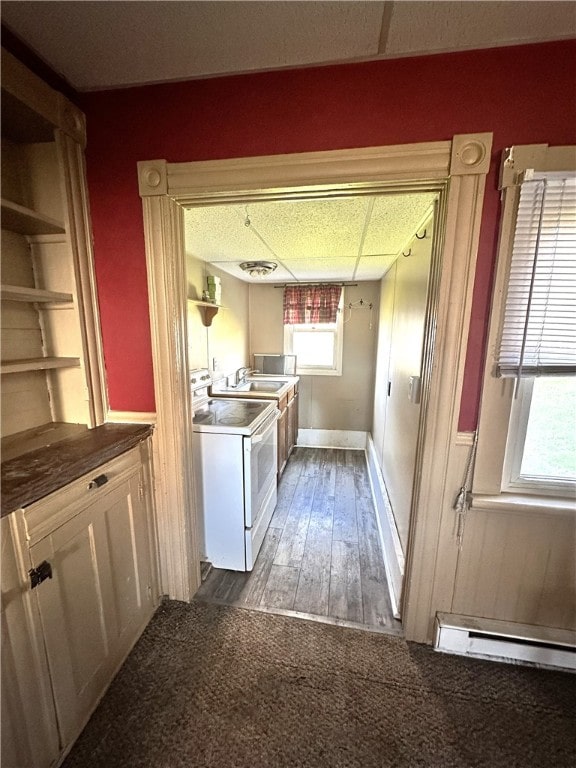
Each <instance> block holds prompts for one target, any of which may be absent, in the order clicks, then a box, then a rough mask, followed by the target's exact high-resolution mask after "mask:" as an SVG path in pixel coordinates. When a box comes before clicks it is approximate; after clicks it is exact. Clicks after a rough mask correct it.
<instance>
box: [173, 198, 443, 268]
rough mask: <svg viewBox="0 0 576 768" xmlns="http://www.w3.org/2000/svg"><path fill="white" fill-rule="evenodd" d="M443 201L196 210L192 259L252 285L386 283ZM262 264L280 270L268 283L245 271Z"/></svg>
mask: <svg viewBox="0 0 576 768" xmlns="http://www.w3.org/2000/svg"><path fill="white" fill-rule="evenodd" d="M435 197H436V194H435V193H432V192H422V193H410V194H402V195H399V194H389V195H379V196H370V197H368V196H365V197H346V198H336V199H329V200H300V201H277V202H259V203H257V202H254V203H249V204H248V205H243V204H238V205H220V206H209V207H202V208H191V209H189V210H187V211H186V214H185V222H186V236H185V237H186V253H187V255H189V256H193V257H194V258H197V259H200V260H201V261H205V262H207V263H210V264H214V265H215V266H217V267H219V268H220V269H221V270H223V271H224V272H228V273H229V274H231V275H233V276H234V277H237V278H239V279H241V280H246V281H248V282H269V283H270V282H271V283H277V282H292V281H299V282H302V281H303V282H306V281H316V280H328V281H339V280H345V281H348V280H360V281H361V280H379V279H380V278H381V277H382V276H383V275H384V274H385V273H386V272H387V270H388V269H389V268H390V266H391V265H392V263H393V262H394V260H395V259H396V258H397V256H398V255H399V253H400V252H401V251H402V249H403V248H404V247H405V246H406V245H407V241H408V239H409V238H411V237H413V236H414V234H415V232H417V231H418V228H419V227H420V226H421V224H422V221H423V219H424V217H425V215H426V214H427V213H428V211H429V210H430V207H431V205H432V202H433V200H434V199H435ZM418 234H419V235H420V236H422V235H423V230H422V231H418ZM428 235H430V232H428ZM254 260H255V261H273V262H276V263H277V264H278V266H277V268H276V269H275V270H274V272H272V273H271V274H270V275H268V276H267V277H264V278H261V277H257V278H251V277H249V276H248V275H247V274H246V273H245V272H243V271H242V270H241V269H240V266H239V265H240V263H241V262H243V261H254Z"/></svg>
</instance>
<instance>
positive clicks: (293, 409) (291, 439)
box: [286, 394, 298, 458]
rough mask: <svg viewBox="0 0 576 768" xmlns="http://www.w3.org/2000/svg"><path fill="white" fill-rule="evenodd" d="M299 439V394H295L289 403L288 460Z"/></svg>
mask: <svg viewBox="0 0 576 768" xmlns="http://www.w3.org/2000/svg"><path fill="white" fill-rule="evenodd" d="M297 439H298V394H294V396H293V398H292V399H291V400H290V402H289V403H288V428H287V439H286V443H287V452H286V456H287V458H288V457H289V456H290V454H291V453H292V451H293V450H294V446H295V445H296V441H297Z"/></svg>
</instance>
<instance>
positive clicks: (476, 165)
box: [450, 133, 492, 176]
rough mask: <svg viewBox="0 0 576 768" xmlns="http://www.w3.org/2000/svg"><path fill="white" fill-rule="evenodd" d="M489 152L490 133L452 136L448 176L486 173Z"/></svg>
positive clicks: (490, 143)
mask: <svg viewBox="0 0 576 768" xmlns="http://www.w3.org/2000/svg"><path fill="white" fill-rule="evenodd" d="M491 150H492V134H491V133H474V134H469V133H462V134H458V135H457V136H454V139H453V140H452V156H451V158H450V176H464V175H466V176H469V175H470V174H475V173H478V174H486V173H488V171H489V169H490V152H491Z"/></svg>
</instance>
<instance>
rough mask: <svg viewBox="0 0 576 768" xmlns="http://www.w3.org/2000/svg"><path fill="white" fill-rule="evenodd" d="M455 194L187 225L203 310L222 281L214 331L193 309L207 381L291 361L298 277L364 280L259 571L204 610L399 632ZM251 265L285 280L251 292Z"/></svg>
mask: <svg viewBox="0 0 576 768" xmlns="http://www.w3.org/2000/svg"><path fill="white" fill-rule="evenodd" d="M442 194H443V192H442V191H440V190H438V189H437V190H429V191H422V190H420V191H418V192H417V193H414V192H411V193H408V192H406V193H404V194H401V195H400V194H396V193H395V192H394V191H385V192H382V193H381V194H379V195H376V194H373V193H372V194H364V195H346V196H343V195H341V196H334V197H328V198H319V197H313V198H312V199H307V198H306V197H301V198H298V199H290V200H286V199H279V200H273V199H271V200H267V201H266V202H262V201H256V202H255V201H254V200H253V198H251V197H250V196H247V197H246V198H245V199H244V200H243V201H242V202H241V203H234V204H228V203H222V204H219V205H211V206H198V207H193V208H187V209H186V210H185V212H184V230H185V251H186V276H187V295H188V298H189V299H195V298H197V297H199V296H200V295H201V293H202V290H203V287H205V285H206V280H207V275H208V274H210V275H211V276H216V278H217V279H218V281H221V285H222V304H223V305H225V310H224V311H223V312H220V313H219V316H218V318H217V319H215V320H214V321H213V322H212V323H211V324H210V325H209V326H208V327H206V326H205V324H204V322H203V320H204V316H203V314H201V313H200V312H199V311H198V306H196V305H195V304H194V302H192V303H191V306H189V315H188V324H187V330H188V342H187V348H188V353H189V365H190V367H191V368H192V369H197V368H208V369H212V375H213V376H214V377H216V378H217V377H219V376H221V377H227V376H229V375H231V374H232V373H233V372H234V370H235V369H236V368H237V367H239V366H243V365H245V364H246V363H248V364H249V365H250V364H252V363H253V359H254V355H255V354H258V353H266V354H281V353H282V352H283V351H286V350H285V349H283V343H284V333H283V324H282V296H283V291H282V290H278V289H281V288H282V287H283V282H284V281H286V280H287V278H288V280H290V281H291V279H292V280H297V281H300V282H308V281H309V280H315V281H323V282H336V281H337V280H340V281H352V282H345V283H344V284H345V286H346V287H344V288H343V291H344V300H343V302H342V304H343V308H342V316H343V319H344V322H343V369H342V371H341V372H340V374H339V375H338V376H324V375H323V376H320V375H317V376H314V375H303V376H301V377H300V384H299V401H300V406H299V411H300V420H299V427H300V429H301V431H300V435H301V438H300V440H299V441H298V444H299V445H300V446H301V448H300V449H297V450H296V452H295V453H294V455H293V457H292V459H291V461H290V462H289V467H288V471H287V472H286V474H285V475H284V476H282V478H281V479H280V485H279V502H278V507H277V511H276V513H275V515H274V517H273V519H272V521H271V523H270V529H269V535H267V537H266V539H265V541H264V545H263V550H262V554H261V555H260V557H259V559H258V562H257V564H256V565H255V568H254V572H253V573H252V574H246V573H241V572H226V571H224V570H221V569H216V570H215V571H213V572H212V573H211V574H210V576H209V577H208V580H207V582H206V583H205V584H203V585H202V587H201V588H200V591H199V593H198V594H199V596H201V597H203V598H205V599H212V600H216V601H220V602H225V603H232V604H236V605H244V606H247V607H254V608H259V609H263V610H280V611H293V612H296V613H299V614H305V615H311V616H316V617H319V618H323V619H324V620H329V621H335V622H339V623H342V622H343V621H344V622H351V623H353V624H362V625H366V626H368V627H370V628H374V629H385V630H387V631H394V632H395V631H399V629H400V623H399V621H398V620H399V618H400V597H401V589H402V580H403V573H404V562H405V557H406V551H407V547H408V534H409V526H410V516H411V503H412V489H413V485H414V476H415V471H416V458H417V457H416V453H417V445H418V436H419V427H420V415H421V412H422V410H421V402H422V399H424V400H426V395H427V392H426V388H427V387H428V385H429V380H430V376H429V371H428V370H427V366H429V364H430V361H431V359H432V355H431V354H427V355H426V356H425V355H424V349H425V341H427V345H428V347H430V345H431V341H430V340H427V336H428V332H427V328H431V327H433V325H434V319H435V304H434V300H433V299H432V300H429V293H430V292H432V291H434V289H435V288H436V284H435V281H434V280H433V279H432V275H433V269H432V262H433V261H434V265H435V267H436V265H437V264H438V263H439V261H440V250H439V247H438V242H439V241H438V239H436V238H435V236H434V233H435V229H436V227H435V226H434V219H435V217H436V209H437V208H438V207H439V197H440V196H442ZM248 217H249V218H248ZM246 221H249V222H250V227H248V225H247V224H246ZM252 249H253V250H252ZM433 252H434V253H435V255H434V259H433V258H432V257H433ZM249 256H250V257H254V258H261V257H264V256H267V257H268V258H273V259H274V260H275V261H276V262H277V263H278V269H277V270H276V271H275V272H274V274H273V275H271V276H270V277H268V278H264V279H263V278H261V277H259V278H254V279H252V280H249V279H247V278H246V275H245V273H244V272H243V271H242V269H241V267H240V264H241V263H243V262H245V261H246V259H247V258H248V257H249ZM306 257H307V258H306ZM436 271H437V270H436ZM246 304H247V307H248V309H247V311H246V312H245V311H244V306H245V305H246ZM381 304H382V306H380V305H381ZM242 331H244V333H243V332H242ZM214 369H217V370H214ZM423 382H424V384H423ZM409 387H410V388H411V392H410V393H409V391H408V389H409ZM368 440H369V441H370V446H371V452H372V457H371V458H372V461H370V462H367V461H366V456H367V454H366V450H367V448H368ZM322 446H324V447H322ZM326 446H330V447H329V448H327V447H326ZM352 447H355V448H356V450H350V449H351V448H352ZM338 448H340V449H341V450H338ZM371 472H372V473H374V472H377V473H378V475H382V476H383V477H384V478H385V481H386V486H385V487H387V489H388V491H387V492H386V490H385V491H384V493H383V494H382V495H381V497H380V498H381V501H384V503H380V504H375V501H376V499H375V496H374V495H373V493H372V488H373V487H374V486H378V487H380V485H381V480H380V479H379V478H377V477H372V476H371V474H370V473H371ZM323 475H325V476H326V477H323ZM201 506H202V505H201V504H200V505H199V509H198V514H199V515H202V514H203V510H202V508H201ZM384 537H386V541H385V540H384ZM383 555H386V557H387V558H388V560H389V561H388V562H386V563H385V562H384V559H383ZM390 558H392V560H391V561H390ZM398 574H400V575H399V576H398ZM390 582H392V584H390ZM392 586H393V589H392Z"/></svg>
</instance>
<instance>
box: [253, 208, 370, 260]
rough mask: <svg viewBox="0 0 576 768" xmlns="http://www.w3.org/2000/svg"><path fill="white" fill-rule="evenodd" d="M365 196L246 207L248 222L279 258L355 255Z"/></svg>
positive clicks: (361, 229) (364, 211) (364, 212)
mask: <svg viewBox="0 0 576 768" xmlns="http://www.w3.org/2000/svg"><path fill="white" fill-rule="evenodd" d="M367 206H368V198H365V197H351V198H335V199H331V200H305V201H290V202H279V203H261V204H255V205H249V206H248V213H249V216H250V220H251V221H252V225H253V226H254V227H255V229H256V230H257V231H258V232H259V233H260V235H261V236H262V237H263V238H264V240H265V241H266V243H268V245H269V246H270V247H271V249H272V250H273V251H274V253H275V254H276V255H277V257H278V258H280V259H282V261H288V260H290V261H292V260H293V259H304V258H307V257H314V258H322V257H324V258H330V257H341V256H348V257H354V256H356V255H357V254H358V247H359V243H360V238H361V235H362V231H363V228H364V219H365V217H366V210H367Z"/></svg>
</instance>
